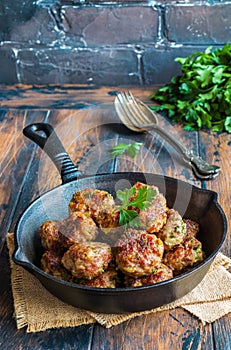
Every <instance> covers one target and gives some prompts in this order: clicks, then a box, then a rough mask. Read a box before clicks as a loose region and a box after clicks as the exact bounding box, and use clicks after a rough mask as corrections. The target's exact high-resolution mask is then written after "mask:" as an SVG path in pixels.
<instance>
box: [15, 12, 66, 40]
mask: <svg viewBox="0 0 231 350" xmlns="http://www.w3.org/2000/svg"><path fill="white" fill-rule="evenodd" d="M9 37H10V40H11V41H13V42H17V43H19V44H20V43H21V44H22V45H24V46H25V45H26V46H28V45H47V46H54V45H55V44H58V45H60V44H61V33H60V32H59V31H58V30H57V29H56V27H55V22H54V21H53V20H52V17H51V16H50V14H49V11H48V9H47V8H41V7H38V8H37V9H36V11H35V13H34V15H33V16H32V17H31V18H29V19H28V20H27V21H23V22H21V23H17V24H16V25H15V26H12V28H11V31H10V33H9Z"/></svg>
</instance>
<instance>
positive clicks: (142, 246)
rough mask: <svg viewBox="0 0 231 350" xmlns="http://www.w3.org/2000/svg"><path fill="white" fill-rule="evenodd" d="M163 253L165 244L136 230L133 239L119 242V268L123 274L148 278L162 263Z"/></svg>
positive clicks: (117, 260) (117, 251)
mask: <svg viewBox="0 0 231 350" xmlns="http://www.w3.org/2000/svg"><path fill="white" fill-rule="evenodd" d="M131 232H132V231H130V234H131ZM163 253H164V244H163V242H162V241H161V240H160V239H159V238H157V237H156V235H154V234H152V235H151V234H148V233H147V232H146V231H136V230H134V233H133V234H131V237H128V238H124V239H121V240H119V242H118V246H117V248H116V263H117V267H118V269H119V270H121V271H122V272H123V273H125V274H128V275H130V276H133V277H142V276H147V275H150V274H151V273H152V272H153V269H155V267H156V265H157V264H158V263H160V261H161V259H162V256H163Z"/></svg>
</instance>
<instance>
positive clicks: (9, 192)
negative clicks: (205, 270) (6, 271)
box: [0, 110, 46, 251]
mask: <svg viewBox="0 0 231 350" xmlns="http://www.w3.org/2000/svg"><path fill="white" fill-rule="evenodd" d="M34 116H35V114H34V112H33V111H31V112H26V111H16V110H12V111H6V110H5V111H2V117H1V119H0V129H1V138H0V149H1V168H0V177H1V183H0V193H1V196H0V251H1V248H2V245H3V242H4V239H5V235H6V233H7V232H8V230H9V229H10V222H11V220H12V218H13V215H14V211H15V207H16V206H17V201H18V198H19V196H20V193H21V189H22V185H23V182H24V181H25V176H26V172H27V168H28V167H29V166H30V161H31V156H32V154H33V150H34V146H32V145H30V147H29V148H27V146H26V142H25V138H24V136H23V134H22V129H23V127H24V126H25V125H26V124H27V123H30V122H31V121H32V120H34ZM45 117H46V112H40V113H39V115H38V117H37V118H38V120H40V121H41V120H45Z"/></svg>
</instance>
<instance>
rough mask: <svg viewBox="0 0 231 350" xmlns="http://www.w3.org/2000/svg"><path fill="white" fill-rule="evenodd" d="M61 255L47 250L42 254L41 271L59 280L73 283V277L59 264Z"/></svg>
mask: <svg viewBox="0 0 231 350" xmlns="http://www.w3.org/2000/svg"><path fill="white" fill-rule="evenodd" d="M61 259H62V254H60V253H59V252H57V251H53V250H47V251H45V253H43V255H42V258H41V269H42V270H43V271H44V272H46V273H48V274H50V275H52V276H54V277H57V278H61V279H62V280H64V281H69V282H72V281H73V276H72V275H71V274H70V272H69V271H67V270H66V269H65V267H64V266H63V265H62V263H61Z"/></svg>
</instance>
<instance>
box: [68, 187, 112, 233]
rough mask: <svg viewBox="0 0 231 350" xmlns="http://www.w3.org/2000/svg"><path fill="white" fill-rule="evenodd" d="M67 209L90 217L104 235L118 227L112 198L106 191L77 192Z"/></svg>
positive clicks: (85, 190) (88, 189) (87, 190)
mask: <svg viewBox="0 0 231 350" xmlns="http://www.w3.org/2000/svg"><path fill="white" fill-rule="evenodd" d="M69 208H70V210H71V211H77V210H80V211H82V212H84V213H85V214H86V215H88V216H90V217H92V218H93V220H94V221H95V222H96V223H97V225H98V226H99V227H100V228H101V229H102V230H103V231H104V232H105V233H108V232H110V230H111V229H113V228H115V227H118V226H119V213H118V211H116V210H115V202H114V198H113V197H112V195H111V194H110V193H108V192H106V191H102V190H96V189H91V188H87V189H84V190H81V191H78V192H76V193H74V195H73V196H72V199H71V201H70V203H69Z"/></svg>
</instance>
